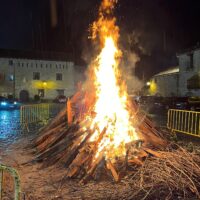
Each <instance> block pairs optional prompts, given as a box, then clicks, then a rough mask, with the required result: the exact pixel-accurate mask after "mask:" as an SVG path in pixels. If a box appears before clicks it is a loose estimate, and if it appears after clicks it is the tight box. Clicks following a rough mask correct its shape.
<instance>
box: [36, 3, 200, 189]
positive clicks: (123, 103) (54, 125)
mask: <svg viewBox="0 0 200 200" xmlns="http://www.w3.org/2000/svg"><path fill="white" fill-rule="evenodd" d="M116 3H117V0H103V1H102V3H101V6H100V8H99V18H98V20H97V21H96V22H94V23H93V24H92V35H91V37H92V39H93V40H95V41H98V44H99V47H100V48H99V49H100V53H99V54H98V56H97V57H96V58H95V59H94V60H93V62H92V63H91V65H90V67H89V70H88V77H89V78H88V80H87V82H86V84H85V85H86V87H85V88H81V87H79V89H78V91H77V93H76V94H75V95H74V96H73V97H72V98H71V99H70V100H69V101H68V103H67V107H66V108H65V109H63V110H62V111H61V112H60V113H59V114H58V116H57V117H56V118H54V119H53V120H52V121H51V122H50V123H49V124H48V125H47V126H46V127H44V128H43V129H42V130H41V131H40V135H39V137H38V138H37V139H36V142H35V147H37V154H36V158H35V161H39V162H41V161H43V164H44V165H45V166H49V165H53V164H55V163H61V164H63V165H64V166H65V167H66V168H67V170H66V176H67V177H77V178H79V179H80V180H81V182H83V183H86V182H87V181H88V180H89V179H91V178H96V179H97V178H99V177H101V176H103V175H107V176H108V175H109V174H110V175H112V177H113V178H114V180H115V181H119V180H120V178H121V177H123V176H124V174H127V173H128V171H130V169H133V168H134V169H135V166H141V165H143V164H144V160H145V159H146V158H147V157H149V156H150V157H151V156H153V157H154V158H156V159H158V160H161V161H164V160H165V159H166V160H167V156H166V155H167V154H166V155H165V154H164V153H160V152H158V151H157V150H163V149H165V148H166V146H167V142H166V141H165V140H164V139H163V138H162V136H161V135H162V134H161V132H160V131H158V129H157V128H156V127H155V125H154V123H153V122H152V121H150V120H149V119H148V118H147V117H146V115H145V114H144V113H143V112H141V111H140V110H139V109H138V107H137V106H136V104H134V102H131V101H130V100H129V98H128V95H127V90H126V86H125V83H124V82H123V80H122V77H121V73H120V70H119V65H120V58H121V57H122V52H121V51H120V49H119V47H118V39H119V28H118V26H117V25H116V19H115V18H114V17H113V9H114V7H115V5H116ZM163 155H164V156H163ZM175 155H176V154H175ZM175 155H174V156H175ZM180 155H181V153H180ZM174 156H173V157H174ZM163 157H165V159H163ZM169 157H170V156H169ZM176 161H177V163H179V160H178V159H177V160H176ZM166 162H167V161H166ZM180 162H182V161H181V160H180ZM158 163H159V161H158V162H157V163H156V164H157V165H158ZM177 165H178V164H177ZM170 166H171V165H170ZM151 167H152V166H151ZM143 169H144V168H143ZM198 170H199V169H198ZM167 171H168V172H169V171H170V169H167ZM172 171H173V170H172ZM163 172H164V171H163ZM173 172H174V174H176V173H177V172H176V170H175V171H173ZM173 172H172V174H173ZM144 173H145V172H144ZM170 173H171V172H170ZM198 173H199V171H198ZM186 179H187V178H186ZM149 180H150V179H149ZM184 181H185V179H184ZM140 183H142V182H141V180H140ZM138 185H139V184H138ZM172 187H173V185H172ZM195 192H197V191H195Z"/></svg>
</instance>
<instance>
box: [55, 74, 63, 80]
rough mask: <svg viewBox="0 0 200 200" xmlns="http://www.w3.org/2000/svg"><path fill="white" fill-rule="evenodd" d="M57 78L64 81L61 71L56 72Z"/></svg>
mask: <svg viewBox="0 0 200 200" xmlns="http://www.w3.org/2000/svg"><path fill="white" fill-rule="evenodd" d="M56 80H57V81H62V74H61V73H57V74H56Z"/></svg>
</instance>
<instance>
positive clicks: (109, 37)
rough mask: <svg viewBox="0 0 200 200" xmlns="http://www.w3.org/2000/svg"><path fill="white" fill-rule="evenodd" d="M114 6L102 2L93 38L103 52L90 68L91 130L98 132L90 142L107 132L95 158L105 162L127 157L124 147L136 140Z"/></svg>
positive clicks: (107, 0)
mask: <svg viewBox="0 0 200 200" xmlns="http://www.w3.org/2000/svg"><path fill="white" fill-rule="evenodd" d="M116 3H117V1H116V0H103V1H102V3H101V6H100V9H99V19H98V20H97V21H96V22H94V23H93V25H92V38H93V39H98V40H99V42H100V46H101V48H102V50H101V52H100V54H99V55H98V56H97V58H96V60H95V61H94V63H93V65H92V66H91V70H92V71H93V72H94V75H93V82H94V83H93V84H94V88H95V93H96V94H95V96H96V101H95V104H94V111H95V113H96V115H95V117H94V119H93V121H92V124H91V127H90V128H91V129H93V128H95V127H97V128H96V131H95V133H94V134H93V135H92V137H91V139H90V141H96V140H97V139H98V137H99V134H100V133H101V132H102V131H103V130H104V128H106V133H105V135H104V136H103V138H102V140H101V141H100V143H99V144H98V152H97V153H96V155H95V158H98V156H99V154H102V153H103V154H104V156H105V158H106V159H112V158H114V157H116V156H123V155H125V153H126V148H125V144H126V143H129V142H131V141H134V140H138V135H137V133H136V131H135V129H134V127H133V123H132V120H131V114H130V112H129V110H128V98H127V92H126V87H125V86H124V84H123V83H122V81H121V77H120V71H119V68H118V67H119V62H120V57H121V56H122V53H121V51H120V49H119V48H118V39H119V28H118V26H116V19H115V18H114V17H112V13H113V9H114V7H115V4H116Z"/></svg>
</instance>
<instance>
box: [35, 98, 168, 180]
mask: <svg viewBox="0 0 200 200" xmlns="http://www.w3.org/2000/svg"><path fill="white" fill-rule="evenodd" d="M73 98H74V97H73ZM73 98H72V100H71V101H68V103H67V106H66V107H67V109H66V108H64V109H63V110H62V111H61V112H60V113H59V114H58V115H57V117H56V118H54V119H53V121H51V122H50V123H49V124H48V125H47V126H46V127H44V128H43V129H42V130H40V132H39V137H38V138H37V139H36V141H35V144H34V147H35V148H36V149H37V152H36V155H35V159H34V161H36V162H43V166H45V167H47V166H50V165H53V164H56V163H59V164H62V165H63V166H65V167H66V168H67V170H66V176H67V177H70V178H79V179H80V180H81V182H82V183H87V182H88V180H90V179H91V178H94V179H100V178H101V176H103V174H104V175H106V176H110V175H111V176H112V177H113V179H114V180H115V181H116V182H118V181H119V180H120V179H121V178H122V177H123V176H124V175H125V174H127V172H128V171H129V170H130V169H132V168H134V167H135V166H142V165H143V163H144V160H145V158H146V157H149V156H155V157H158V158H159V157H161V154H160V153H158V152H157V150H162V149H164V148H165V147H166V145H167V142H166V141H165V140H164V139H163V138H162V135H161V132H160V131H159V130H158V129H157V128H156V126H155V124H154V123H153V122H152V121H151V120H150V119H149V118H148V117H147V116H146V115H145V114H144V113H142V112H139V111H138V109H137V107H136V105H135V104H133V105H134V109H133V110H135V112H134V119H135V120H134V121H135V122H134V127H135V129H136V130H137V133H138V134H139V135H140V137H139V138H140V139H138V140H135V141H132V142H130V143H127V144H126V154H125V155H124V156H120V157H115V158H114V159H113V158H112V159H109V158H106V157H105V155H104V153H103V151H101V152H100V153H99V155H98V157H96V154H97V151H98V148H99V143H100V142H101V140H102V138H103V137H104V135H105V134H106V131H107V128H106V127H105V128H104V129H103V131H101V132H100V133H99V135H98V138H97V139H96V140H95V141H90V138H91V136H92V135H93V134H94V132H95V131H96V129H97V127H96V126H94V128H93V129H91V128H90V127H89V125H90V120H88V117H86V116H89V119H91V118H92V117H93V115H94V113H92V112H91V111H88V110H87V112H86V115H84V113H81V114H80V112H77V113H79V114H78V115H75V113H76V112H75V111H72V110H73V109H72V106H71V104H72V103H71V102H73V104H74V102H75V103H76V104H77V95H75V99H76V100H75V101H74V100H73ZM72 119H73V120H72Z"/></svg>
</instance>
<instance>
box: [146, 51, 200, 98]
mask: <svg viewBox="0 0 200 200" xmlns="http://www.w3.org/2000/svg"><path fill="white" fill-rule="evenodd" d="M177 58H178V63H179V65H178V66H177V67H174V68H170V69H168V70H166V71H164V72H161V73H159V74H156V75H154V76H153V77H152V79H151V80H150V82H149V94H150V95H159V96H164V97H169V96H200V48H194V49H190V50H187V51H184V52H181V53H179V54H177Z"/></svg>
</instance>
